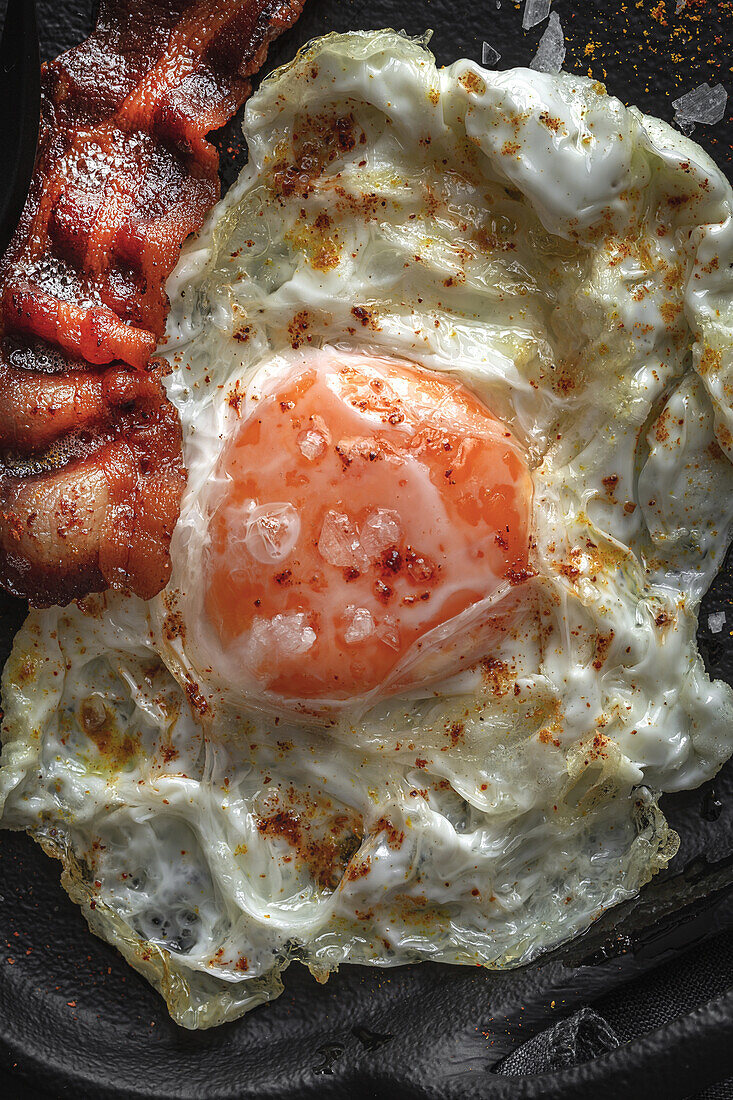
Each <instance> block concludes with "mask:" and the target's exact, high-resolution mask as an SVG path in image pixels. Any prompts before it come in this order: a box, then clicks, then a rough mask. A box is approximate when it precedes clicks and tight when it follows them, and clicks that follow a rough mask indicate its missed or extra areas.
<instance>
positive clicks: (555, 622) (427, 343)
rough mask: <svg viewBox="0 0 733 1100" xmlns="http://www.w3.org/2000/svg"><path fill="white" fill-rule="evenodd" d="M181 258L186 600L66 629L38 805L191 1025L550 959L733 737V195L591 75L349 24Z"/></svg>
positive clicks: (39, 685)
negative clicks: (708, 623) (287, 995)
mask: <svg viewBox="0 0 733 1100" xmlns="http://www.w3.org/2000/svg"><path fill="white" fill-rule="evenodd" d="M244 130H245V136H246V139H247V144H248V147H249V162H248V164H247V166H246V168H245V169H244V171H243V172H242V174H241V176H240V178H239V181H238V182H237V183H236V184H235V186H234V187H233V188H232V190H231V191H230V192H229V194H228V195H227V196H226V198H225V199H224V200H223V201H222V202H221V203H220V204H219V205H218V207H217V208H216V209H215V210H214V211H213V212H212V215H211V216H210V218H209V220H208V222H207V225H206V226H205V228H204V230H203V231H202V233H201V234H200V235H199V237H198V238H197V239H195V240H193V241H191V242H190V243H189V244H188V245H187V246H186V247H185V249H184V252H183V254H182V256H181V260H180V263H179V265H178V267H177V269H176V271H175V273H174V275H173V276H172V278H171V280H170V281H169V285H168V292H169V295H170V298H171V303H172V310H171V317H170V322H169V334H168V343H167V346H166V352H165V353H166V357H167V359H168V362H169V366H170V372H169V374H168V377H167V380H166V382H167V387H168V392H169V395H170V398H171V400H172V401H173V402H174V404H175V405H176V407H177V409H178V410H179V413H180V416H181V422H182V425H183V435H184V456H185V460H186V466H187V469H188V475H189V476H188V487H187V490H186V493H185V496H184V500H183V506H182V512H181V517H180V520H179V523H178V526H177V528H176V531H175V533H174V537H173V542H172V548H171V553H172V563H173V573H172V578H171V582H170V584H169V586H168V588H167V589H166V590H165V591H164V592H163V593H162V594H161V595H160V596H159V597H156V598H155V599H154V600H152V601H150V602H149V603H145V602H143V601H141V600H139V599H137V598H136V597H132V596H127V595H124V594H119V593H117V594H112V593H107V594H106V595H104V596H97V597H90V598H88V599H86V600H85V601H83V602H82V603H81V604H80V605H79V606H71V607H68V608H54V609H50V610H47V611H34V612H32V613H31V615H30V616H29V618H28V620H27V622H26V624H25V626H24V627H23V629H22V630H21V631H20V633H19V635H18V637H17V639H16V642H15V647H14V650H13V654H12V656H11V658H10V660H9V662H8V664H7V666H6V670H5V679H4V706H5V711H6V718H5V728H4V748H3V756H2V768H1V769H0V800H1V801H2V804H3V806H4V808H3V816H2V823H3V824H4V825H5V826H6V827H10V828H26V829H29V830H31V832H32V833H33V835H34V836H36V838H37V839H39V840H40V841H41V843H42V844H43V845H44V847H45V848H46V849H47V850H48V851H49V852H50V853H51V854H53V855H56V856H58V857H59V858H61V859H62V860H63V863H64V867H65V875H64V884H65V886H66V888H67V889H68V890H69V892H70V893H71V895H72V897H74V899H75V900H76V901H78V902H79V904H80V905H81V907H82V909H83V911H84V913H85V916H86V917H87V920H88V921H89V924H90V926H91V927H92V929H93V930H94V931H95V932H97V933H98V934H100V935H102V936H104V937H105V938H106V939H108V940H109V941H110V942H112V943H113V944H115V945H116V946H117V947H118V948H119V949H120V950H121V951H122V953H123V954H124V955H125V957H126V958H127V959H128V960H129V961H130V962H131V963H132V965H133V966H135V967H136V968H137V969H138V970H140V971H141V972H142V973H143V974H145V976H146V977H147V978H148V979H149V980H150V981H151V982H153V984H154V985H156V987H157V988H159V989H160V991H161V992H162V993H163V995H164V996H165V998H166V1001H167V1003H168V1007H169V1009H170V1011H171V1013H172V1015H173V1016H174V1018H175V1019H176V1020H177V1021H178V1022H179V1023H180V1024H182V1025H183V1026H186V1027H208V1026H211V1025H213V1024H218V1023H221V1022H223V1021H225V1020H230V1019H233V1018H235V1017H237V1016H238V1015H240V1014H241V1013H243V1012H245V1011H247V1010H248V1009H250V1008H253V1007H254V1006H256V1005H258V1004H261V1003H262V1002H264V1001H267V1000H269V999H271V998H272V997H274V996H277V994H278V993H279V992H280V991H281V990H282V983H281V979H280V974H281V972H282V971H283V970H284V969H285V968H286V967H287V965H288V964H289V963H290V962H291V961H293V960H296V961H299V962H302V963H304V964H306V965H307V966H309V967H310V969H311V971H312V972H313V974H314V975H315V976H316V977H317V978H318V979H319V980H324V979H325V978H326V977H327V976H328V974H329V973H330V972H332V971H333V970H335V969H336V968H337V967H338V966H339V965H341V964H343V963H348V962H351V963H367V964H373V965H377V966H392V965H396V964H402V963H407V962H416V961H421V960H436V961H441V962H450V963H468V964H474V965H475V964H480V965H483V966H485V967H489V968H504V967H512V966H517V965H519V964H522V963H526V962H528V961H530V960H532V959H534V958H536V957H537V956H538V955H539V954H540V953H541V952H543V951H546V950H548V949H550V948H553V947H556V946H557V945H559V944H561V943H563V942H566V941H567V940H568V939H570V938H571V937H573V936H575V935H577V934H578V933H579V932H581V931H583V930H584V929H586V928H587V927H588V926H589V925H590V924H591V923H592V922H593V921H595V920H597V919H598V917H599V916H601V915H602V914H603V913H604V912H605V911H606V910H608V909H609V908H610V907H611V906H613V905H616V904H617V903H619V902H620V901H623V900H624V899H628V898H630V897H633V896H634V895H635V894H636V893H637V892H638V891H639V890H640V889H641V887H642V886H643V885H644V884H645V883H646V882H648V880H649V879H650V878H651V877H652V876H653V875H654V874H655V872H657V871H658V870H660V869H662V868H664V867H665V866H666V865H667V863H668V861H669V860H670V859H671V858H672V857H673V855H674V853H675V851H676V848H677V843H678V841H677V838H676V836H675V834H674V833H673V832H672V831H671V830H670V829H669V828H668V826H667V824H666V821H665V819H664V816H663V814H662V812H661V810H660V809H659V806H658V804H657V800H658V798H659V796H660V794H662V793H664V792H667V791H676V790H681V789H685V788H689V787H694V786H696V785H698V784H700V783H701V782H703V781H704V780H706V779H708V778H709V777H711V776H712V775H713V774H714V773H715V772H716V770H717V769H718V768H719V767H720V765H721V764H722V762H723V761H724V760H726V759H727V758H728V756H729V755H730V754H731V752H732V751H733V732H732V731H733V692H732V691H731V688H730V687H729V686H727V685H726V684H724V683H721V682H713V681H711V680H710V678H709V677H708V675H707V673H706V671H705V668H704V665H703V663H702V660H701V658H700V656H699V654H698V651H697V645H696V637H695V635H696V627H697V612H698V608H699V604H700V599H701V597H702V595H703V593H704V592H705V590H706V589H707V587H708V585H709V583H710V581H711V579H712V577H713V576H714V574H715V572H716V570H717V569H718V567H719V565H720V563H721V561H722V557H723V555H724V553H725V551H726V549H727V546H728V543H729V536H730V525H731V519H732V518H733V503H732V502H733V467H732V466H731V459H732V458H733V435H731V432H732V431H733V400H732V398H733V392H732V390H731V378H732V377H733V277H732V275H731V262H732V261H733V194H732V193H731V189H730V187H729V185H728V184H727V182H726V181H725V179H724V177H723V176H722V175H721V173H720V172H719V171H718V169H717V168H716V167H715V165H714V164H713V163H712V162H711V161H710V160H709V159H708V157H707V156H706V155H705V154H704V153H703V152H702V150H700V149H699V148H698V147H697V146H696V145H694V144H693V143H692V142H690V141H689V140H688V139H687V138H685V137H683V136H681V135H680V134H678V133H676V132H675V131H673V130H672V129H671V128H670V127H668V126H666V125H665V124H664V123H662V122H659V121H658V120H655V119H651V118H648V117H645V116H643V115H642V114H641V113H640V112H639V111H637V110H635V109H633V108H631V109H627V108H625V107H624V106H623V105H622V104H621V103H620V102H619V101H618V100H616V99H614V98H612V97H610V96H609V95H607V93H606V91H605V89H604V88H603V87H602V86H601V85H599V84H597V83H594V82H592V81H590V80H588V79H585V78H583V77H577V76H570V75H567V74H560V75H557V76H555V75H552V76H550V75H546V74H542V73H538V72H534V71H531V70H526V69H513V70H509V71H506V72H491V71H487V70H486V69H483V68H481V67H480V66H478V65H476V64H474V63H473V62H471V61H466V60H462V61H458V62H456V63H455V64H454V65H451V66H449V67H448V68H445V69H440V70H438V69H437V68H436V66H435V63H434V59H433V58H432V55H431V54H430V53H429V52H428V50H427V48H426V46H425V43H424V42H422V41H414V40H410V39H408V38H406V37H404V36H402V35H398V34H396V33H394V32H392V31H382V32H372V33H361V32H360V33H352V34H343V35H335V34H334V35H329V36H327V37H325V38H322V39H319V40H317V41H315V42H313V43H311V44H310V45H309V46H307V47H306V48H305V49H304V50H302V51H301V52H300V53H299V54H298V56H297V57H296V58H295V60H294V61H292V62H291V63H290V64H288V65H286V66H285V67H284V68H282V69H280V70H278V71H277V72H276V73H274V74H273V75H272V76H271V77H269V78H268V79H267V80H266V81H265V82H264V83H263V85H262V87H261V88H260V90H259V92H258V93H257V94H256V95H255V96H253V97H252V99H251V100H250V101H249V103H248V105H247V108H246V114H245V123H244Z"/></svg>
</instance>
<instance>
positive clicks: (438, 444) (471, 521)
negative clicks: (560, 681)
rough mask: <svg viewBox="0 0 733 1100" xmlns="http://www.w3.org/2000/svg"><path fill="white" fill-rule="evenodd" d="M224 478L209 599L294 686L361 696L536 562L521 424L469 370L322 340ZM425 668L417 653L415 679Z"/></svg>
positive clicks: (246, 429)
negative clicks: (506, 420)
mask: <svg viewBox="0 0 733 1100" xmlns="http://www.w3.org/2000/svg"><path fill="white" fill-rule="evenodd" d="M252 406H254V407H252ZM217 482H218V483H219V484H223V485H224V486H225V488H224V490H223V492H222V493H221V494H220V496H219V497H218V499H217V502H216V506H215V508H214V511H213V514H212V516H211V520H210V528H209V529H210V536H211V541H210V545H209V548H208V551H207V556H206V560H205V566H204V577H203V582H204V591H205V596H204V598H205V606H206V612H207V616H208V619H209V622H210V623H211V625H212V626H213V627H214V629H215V631H216V633H217V634H218V638H219V641H220V643H221V645H222V647H223V648H224V650H225V652H226V653H227V654H229V655H232V654H237V655H238V657H239V659H240V661H241V664H242V666H243V668H244V669H245V670H246V671H248V672H249V673H250V674H253V675H254V676H255V678H256V679H257V680H258V682H259V683H260V685H261V686H262V687H263V688H264V689H265V690H267V691H270V692H274V693H277V694H279V695H281V696H285V697H288V698H291V699H292V698H303V699H319V698H333V699H348V698H349V697H352V696H359V695H362V694H364V693H365V692H368V691H370V690H371V689H373V688H375V687H377V686H378V685H380V684H382V683H383V682H384V681H385V680H386V679H387V678H388V677H389V676H390V673H391V672H392V671H393V669H394V668H395V666H396V665H397V664H398V663H399V662H400V660H401V659H402V658H403V657H404V656H405V655H406V654H407V652H408V651H409V650H410V649H411V647H414V646H416V645H419V644H420V642H421V639H423V638H425V636H426V635H427V634H428V632H429V631H431V630H433V629H434V628H435V627H438V626H440V625H441V624H444V623H446V622H448V621H449V620H451V619H453V618H454V617H455V616H457V615H459V614H460V613H461V612H464V611H466V610H467V609H469V608H471V607H472V606H473V605H475V604H477V603H478V602H479V601H481V600H484V599H485V598H486V597H487V596H491V595H492V593H494V592H496V591H497V589H498V588H499V587H500V586H502V585H503V586H506V583H507V581H509V583H510V584H516V583H518V582H520V581H521V580H522V579H523V578H525V577H526V576H527V570H528V545H529V529H530V511H531V503H532V482H531V478H530V474H529V470H528V468H527V464H526V461H525V459H524V457H523V455H522V452H521V450H520V448H519V446H518V444H517V442H516V440H515V439H514V438H513V436H512V434H511V433H510V432H509V431H508V429H507V428H506V426H505V425H504V424H502V423H501V422H500V421H499V420H497V419H496V417H494V416H493V415H492V414H491V412H490V411H489V410H488V409H487V408H486V406H485V405H484V404H483V403H482V402H480V401H479V400H478V399H477V398H476V397H475V396H474V395H472V394H471V393H470V392H469V391H468V390H467V389H465V387H463V386H462V385H460V384H459V383H457V382H455V381H454V380H452V379H450V378H448V377H446V376H443V375H439V374H436V373H434V372H432V371H427V370H425V369H423V368H420V367H416V366H414V365H412V364H408V363H405V362H400V361H397V360H391V359H382V358H379V359H378V358H374V357H367V356H363V355H354V354H349V353H338V352H335V351H334V350H333V349H328V350H324V351H322V352H320V353H317V354H315V355H314V356H311V357H310V358H309V359H307V360H306V361H305V362H304V364H303V365H302V366H301V368H300V369H298V370H297V371H296V372H295V373H293V372H292V371H291V372H289V373H288V374H287V375H286V376H285V377H284V378H283V379H281V380H280V381H279V383H277V384H275V385H274V386H273V388H272V389H271V390H269V391H267V392H266V393H265V394H264V395H263V396H262V398H261V399H260V400H259V401H258V402H257V403H253V402H250V405H249V407H248V410H247V413H246V415H245V417H244V419H243V420H242V422H241V423H240V424H239V425H238V427H237V430H236V432H235V433H234V435H233V436H232V438H231V439H230V440H229V442H228V443H227V445H226V446H225V448H224V451H223V453H222V456H221V459H220V462H219V468H218V470H217ZM411 667H412V666H411ZM420 679H421V673H420V667H419V662H418V663H417V664H416V665H415V672H414V674H413V676H412V679H411V677H410V675H409V674H408V675H407V679H406V680H405V678H404V677H403V678H402V679H401V680H400V687H402V688H404V687H405V686H409V685H410V683H415V682H416V681H419V680H420Z"/></svg>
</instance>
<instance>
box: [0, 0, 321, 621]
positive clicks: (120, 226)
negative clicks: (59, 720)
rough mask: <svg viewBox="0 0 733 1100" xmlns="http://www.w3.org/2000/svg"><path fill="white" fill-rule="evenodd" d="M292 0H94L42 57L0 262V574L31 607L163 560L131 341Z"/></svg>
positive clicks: (157, 366)
mask: <svg viewBox="0 0 733 1100" xmlns="http://www.w3.org/2000/svg"><path fill="white" fill-rule="evenodd" d="M303 2H304V0H102V3H101V5H100V12H99V19H98V22H97V26H96V29H95V30H94V32H93V33H92V35H91V36H90V37H89V38H88V39H87V40H86V41H85V42H82V43H81V44H80V45H79V46H76V47H75V48H74V49H72V50H70V51H69V52H68V53H65V54H62V56H61V57H59V58H57V59H56V60H55V61H53V62H51V63H50V64H48V65H46V66H44V68H43V73H42V108H41V129H40V136H39V146H38V154H37V158H36V166H35V170H34V175H33V180H32V183H31V188H30V193H29V196H28V199H27V201H26V205H25V208H24V210H23V214H22V217H21V221H20V224H19V226H18V228H17V230H16V233H15V236H14V237H13V240H12V241H11V243H10V246H9V248H8V250H7V252H6V254H5V256H4V257H3V259H2V261H0V333H1V335H0V584H2V585H3V586H4V587H6V588H7V589H9V590H10V591H11V592H13V593H15V594H16V595H20V596H25V597H27V598H28V599H29V600H30V601H31V602H32V603H35V604H39V605H44V604H49V603H66V602H68V601H69V600H71V599H74V598H76V597H80V596H83V595H85V594H86V593H88V592H92V591H100V590H101V589H104V588H106V587H109V586H112V587H118V588H130V589H131V590H132V591H134V592H136V593H137V594H138V595H140V596H142V597H143V598H145V599H148V598H150V597H151V596H153V595H155V593H156V592H158V591H160V589H161V588H162V587H163V586H164V585H165V583H166V582H167V580H168V577H169V576H170V559H169V555H168V547H169V543H170V538H171V535H172V532H173V527H174V525H175V522H176V519H177V517H178V511H179V504H180V498H181V494H182V492H183V487H184V484H185V469H184V465H183V459H182V454H181V430H180V424H179V421H178V417H177V414H176V412H175V409H174V408H173V407H172V405H171V404H170V403H169V402H168V400H167V397H166V394H165V390H164V387H163V384H162V378H161V374H162V365H161V363H160V362H157V361H156V360H155V359H154V358H152V359H151V355H152V353H153V352H154V350H155V347H156V344H157V343H158V341H159V340H160V338H161V337H162V336H163V333H164V330H165V319H166V315H167V312H168V300H167V297H166V294H165V280H166V278H167V277H168V275H169V274H170V272H171V271H172V270H173V267H174V266H175V264H176V261H177V258H178V253H179V251H180V248H181V245H182V243H183V241H184V240H185V239H186V237H187V236H188V235H189V234H190V233H193V232H196V231H197V230H198V229H199V228H200V227H201V225H202V223H203V220H204V217H205V215H206V213H207V211H208V210H209V209H210V208H211V206H212V205H213V204H214V202H215V201H216V200H217V199H218V197H219V179H218V164H219V159H218V153H217V151H216V149H215V147H214V146H213V145H212V144H211V143H210V142H208V141H207V138H206V136H207V134H208V133H210V132H211V131H212V130H215V129H217V128H218V127H220V126H222V125H223V124H224V123H225V122H226V121H228V119H229V118H231V116H232V115H233V114H234V113H235V112H236V110H237V109H238V108H239V106H240V105H241V104H242V103H243V102H244V100H245V99H246V98H247V96H248V94H249V92H250V82H249V77H250V76H251V75H252V74H253V73H255V72H257V70H258V69H259V68H260V66H261V65H262V63H263V61H264V59H265V55H266V53H267V48H268V45H269V43H270V42H271V41H272V40H273V38H275V37H276V36H277V35H278V34H280V33H281V32H282V31H283V30H285V29H286V28H287V27H289V26H290V25H291V24H292V23H293V22H295V20H296V19H297V18H298V16H299V14H300V11H301V9H302V6H303Z"/></svg>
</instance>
